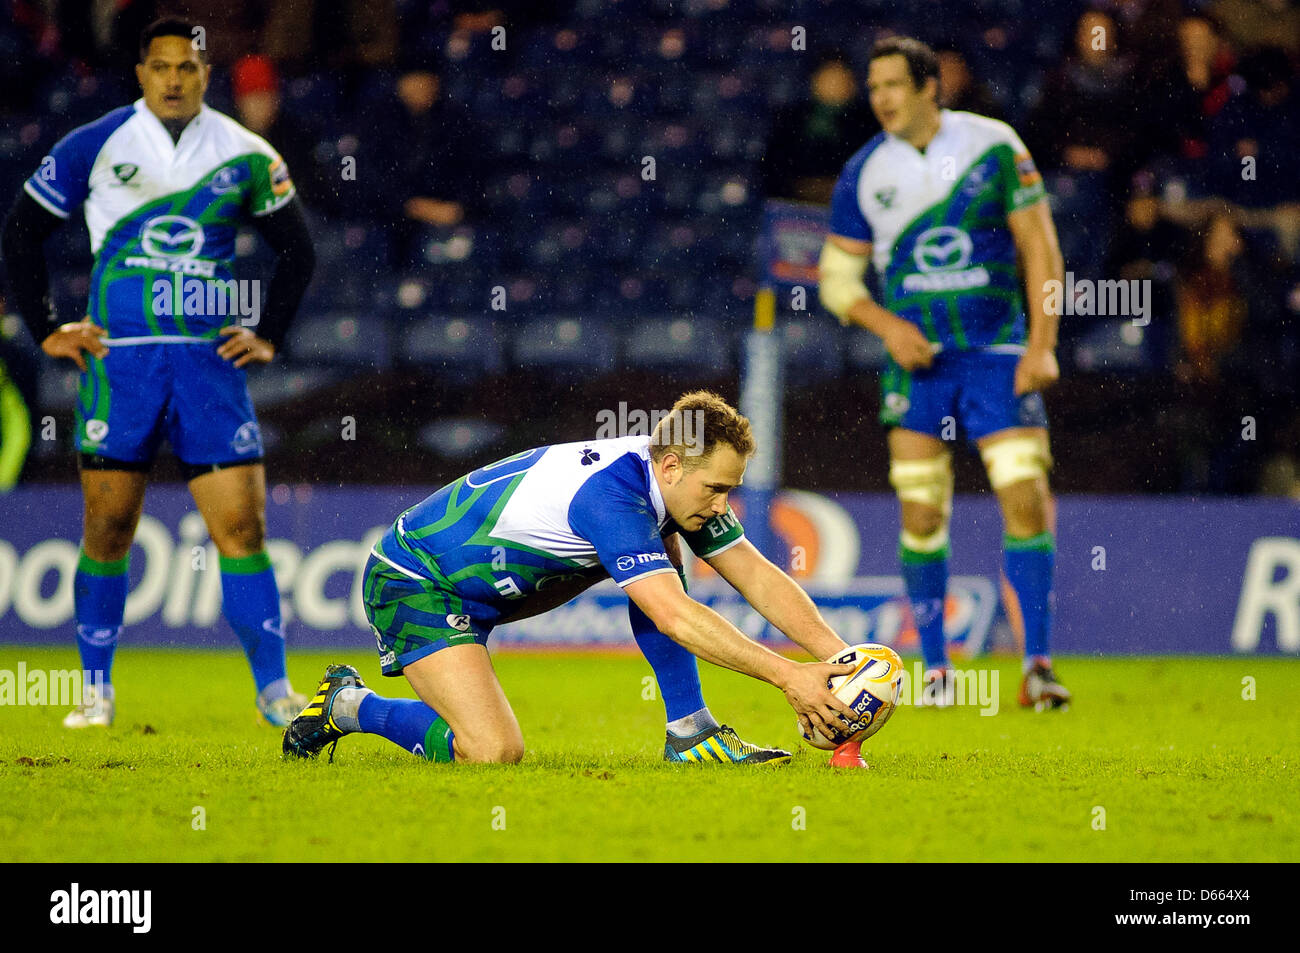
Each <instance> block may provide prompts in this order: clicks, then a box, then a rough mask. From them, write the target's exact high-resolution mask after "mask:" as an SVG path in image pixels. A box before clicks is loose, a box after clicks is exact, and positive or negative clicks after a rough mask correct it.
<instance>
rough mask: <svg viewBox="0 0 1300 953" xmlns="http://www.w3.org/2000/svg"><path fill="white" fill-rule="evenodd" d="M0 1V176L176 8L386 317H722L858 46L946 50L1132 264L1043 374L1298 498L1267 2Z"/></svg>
mask: <svg viewBox="0 0 1300 953" xmlns="http://www.w3.org/2000/svg"><path fill="white" fill-rule="evenodd" d="M0 10H4V11H5V13H6V14H7V16H5V17H3V18H0V73H2V74H3V76H2V77H0V84H3V88H4V90H5V93H4V97H3V101H2V102H0V126H2V127H3V132H0V187H3V188H4V190H5V192H6V194H7V195H8V194H12V193H13V192H14V191H15V190H16V189H17V188H18V187H19V185H20V183H21V181H22V178H23V177H25V176H26V175H27V174H30V172H31V170H32V169H33V168H34V167H35V164H36V162H37V161H39V157H40V156H41V155H42V154H43V152H44V150H46V149H48V148H49V146H50V145H52V143H53V142H54V141H55V140H56V139H57V138H58V137H59V136H61V135H62V134H63V133H65V132H66V131H68V129H70V128H71V127H72V126H74V125H76V124H78V123H81V122H86V121H88V120H90V119H93V118H95V117H96V116H97V115H99V114H101V113H102V112H104V111H106V110H107V109H109V108H113V107H114V106H117V105H121V104H123V103H125V102H128V101H130V100H131V99H132V98H134V95H135V86H134V79H133V73H132V66H133V64H134V62H135V60H136V38H137V36H138V34H139V31H140V28H141V27H142V26H143V25H144V24H145V23H147V22H149V21H150V20H152V19H153V18H154V17H155V16H157V15H159V14H161V13H177V14H181V15H186V16H190V17H193V18H195V19H197V20H198V21H200V22H202V23H203V24H204V25H205V28H206V30H207V35H206V39H207V44H208V49H209V51H210V57H211V61H212V63H213V64H214V66H215V67H216V69H215V70H214V78H213V85H212V88H211V90H210V93H209V96H208V101H209V103H210V104H211V105H213V106H214V107H216V108H219V109H222V110H223V111H227V112H229V113H230V114H231V115H233V116H235V117H236V118H237V119H239V121H241V122H242V123H244V124H245V125H246V126H248V127H249V128H250V129H252V130H254V131H255V132H258V133H260V134H261V135H263V136H264V137H266V138H267V139H268V140H269V141H270V142H271V143H272V144H273V145H274V146H275V147H276V148H277V149H278V150H279V151H280V152H281V153H282V154H283V155H284V156H285V158H286V160H287V162H288V165H289V168H290V170H291V171H292V173H293V177H294V180H295V182H296V184H297V186H298V189H299V193H300V195H301V196H302V198H303V201H304V203H305V204H306V206H307V207H308V209H309V211H310V212H311V213H312V214H313V216H314V218H315V220H316V221H317V223H318V225H319V227H320V230H319V234H320V235H321V236H322V243H323V245H324V246H326V247H325V250H324V254H323V257H322V262H323V268H322V269H321V272H322V274H321V277H319V278H318V280H317V281H316V282H315V283H314V285H313V292H312V294H311V296H309V300H308V304H307V306H306V307H308V308H318V309H329V308H336V307H338V306H339V305H340V303H341V302H342V303H347V304H349V305H350V306H355V307H358V308H370V309H374V310H375V311H376V312H384V313H391V314H395V315H398V316H399V318H400V315H402V314H403V313H412V314H413V313H421V314H429V313H438V314H456V313H469V312H472V311H474V310H476V309H477V310H482V308H483V307H484V302H485V301H487V291H486V289H487V287H489V286H496V285H503V286H505V287H507V288H508V289H509V292H510V298H511V301H512V305H517V307H515V309H514V310H515V313H518V314H521V315H524V316H526V315H530V314H546V313H553V312H556V311H564V312H572V313H580V312H583V311H590V312H599V313H601V314H606V315H611V316H614V317H621V318H628V319H630V318H632V317H634V316H635V315H637V314H640V313H647V312H649V313H656V314H671V313H681V314H709V315H712V316H715V317H717V316H722V317H725V318H728V319H734V320H735V321H736V322H737V323H738V325H739V324H743V322H744V321H745V320H746V319H747V317H748V309H749V307H750V306H751V305H750V302H751V301H752V296H753V292H754V288H755V281H754V277H755V274H754V268H753V254H752V240H753V236H754V234H755V233H756V230H757V227H758V222H759V217H760V215H761V208H762V202H763V200H764V198H785V199H796V200H802V201H811V202H819V203H825V202H827V201H828V199H829V195H830V189H831V186H832V185H833V182H834V180H835V177H836V175H837V174H838V173H839V170H840V168H841V167H842V166H843V164H844V162H845V161H846V160H847V159H848V158H849V156H850V155H852V153H853V152H854V151H856V150H857V149H858V148H859V147H860V146H861V145H863V144H864V143H865V142H866V141H867V140H868V139H869V138H870V137H871V136H873V135H874V134H875V133H876V132H877V131H878V126H877V124H876V123H875V120H874V118H873V116H872V114H871V110H870V107H869V105H868V103H867V99H866V92H865V82H864V81H865V75H866V57H867V53H868V51H869V50H870V47H871V44H872V42H873V41H874V40H875V39H877V38H878V37H879V36H880V35H882V34H883V33H886V32H897V33H907V34H910V35H915V36H918V37H919V38H921V39H924V40H926V41H928V42H930V43H931V44H932V45H933V46H934V47H935V48H936V50H937V51H938V53H939V57H940V67H941V73H940V86H941V92H940V95H941V101H942V104H943V105H944V106H946V107H948V108H951V109H965V110H971V111H974V112H978V113H982V114H984V115H990V116H994V117H996V118H1000V119H1004V120H1006V121H1008V122H1010V123H1011V124H1012V125H1013V126H1014V127H1015V128H1016V129H1017V131H1018V132H1019V133H1020V134H1021V136H1022V138H1023V139H1024V140H1025V141H1026V143H1027V144H1028V146H1029V148H1030V150H1031V151H1032V152H1033V154H1034V156H1035V158H1036V160H1037V162H1038V165H1039V167H1040V169H1041V170H1042V171H1043V172H1044V174H1045V176H1046V179H1047V182H1048V187H1049V192H1050V194H1051V195H1052V201H1053V208H1054V215H1055V220H1056V223H1057V227H1058V230H1059V231H1060V234H1061V240H1062V249H1063V252H1064V254H1065V259H1066V262H1067V268H1068V269H1069V270H1070V271H1071V272H1073V273H1074V274H1075V276H1076V277H1078V278H1092V279H1121V278H1122V279H1139V280H1149V281H1150V282H1151V283H1152V285H1151V286H1152V289H1153V297H1152V304H1153V309H1152V314H1151V321H1150V324H1149V325H1148V326H1146V327H1144V328H1140V329H1139V328H1136V327H1134V328H1128V329H1121V331H1120V332H1118V337H1116V336H1115V335H1116V332H1115V330H1114V328H1113V327H1111V328H1108V329H1102V328H1099V327H1098V326H1096V322H1094V321H1090V320H1089V319H1086V318H1078V319H1073V320H1071V319H1068V318H1067V319H1066V321H1065V323H1064V325H1063V328H1062V342H1063V343H1062V348H1063V351H1065V352H1066V353H1064V354H1063V364H1065V365H1067V367H1066V369H1067V372H1071V373H1092V374H1096V375H1097V377H1098V379H1099V381H1104V380H1106V379H1108V378H1117V377H1119V378H1122V377H1124V376H1125V375H1145V376H1147V377H1152V378H1157V379H1160V380H1161V381H1163V382H1165V383H1166V384H1167V387H1166V388H1164V389H1163V390H1162V391H1161V393H1162V394H1163V395H1165V399H1164V400H1163V402H1162V407H1161V408H1160V411H1161V412H1160V414H1159V420H1160V422H1161V425H1162V426H1166V427H1168V428H1170V430H1171V431H1172V433H1174V434H1175V437H1176V439H1175V441H1174V442H1175V446H1176V451H1175V454H1176V459H1173V460H1170V461H1169V463H1168V465H1169V467H1171V468H1173V469H1175V470H1176V476H1175V477H1174V478H1173V480H1172V481H1171V482H1170V484H1169V485H1170V486H1172V487H1176V488H1177V489H1180V490H1183V491H1187V492H1215V493H1252V492H1266V493H1276V494H1284V495H1292V496H1296V497H1297V498H1300V449H1297V448H1300V412H1298V410H1297V407H1298V406H1300V401H1298V400H1297V398H1298V397H1300V392H1298V386H1300V330H1297V327H1298V324H1297V317H1298V316H1300V152H1298V147H1300V90H1298V89H1297V83H1298V82H1300V71H1298V69H1297V66H1298V64H1300V5H1298V4H1297V3H1296V2H1293V0H1214V2H1188V0H1100V2H1093V3H1055V2H1051V0H985V2H980V3H978V4H976V3H969V4H967V3H952V4H921V3H900V2H884V0H864V2H858V3H847V2H826V0H822V2H818V0H795V2H793V3H780V4H778V3H775V2H767V0H679V2H669V0H643V2H639V3H631V2H623V3H618V2H612V3H611V2H600V0H566V2H560V3H548V4H532V3H507V2H495V3H493V2H487V0H485V2H479V3H474V2H468V3H462V2H454V3H453V2H450V0H433V2H427V0H338V2H334V3H326V2H322V0H224V2H220V3H218V2H207V3H205V2H197V0H195V2H188V3H186V2H162V0H0ZM502 27H504V29H502ZM801 31H802V33H801ZM647 158H650V159H653V160H654V161H653V162H652V163H651V165H650V168H651V170H652V174H651V175H650V176H649V177H647V175H646V168H647V166H646V159H647ZM651 183H655V185H654V186H653V187H652V185H651ZM67 250H68V251H69V253H70V254H71V253H72V251H73V249H72V248H71V246H70V245H69V246H68V249H67ZM83 255H84V252H83ZM331 256H333V257H331ZM68 288H69V291H70V293H74V294H75V292H76V289H77V285H76V284H75V282H73V283H71V284H70V285H69V286H68ZM1107 334H1109V335H1110V337H1106V335H1107ZM11 363H12V361H11ZM13 376H14V378H15V380H18V381H19V383H20V384H21V383H22V380H21V378H22V376H23V374H22V372H21V371H17V370H15V371H13ZM1098 386H1104V384H1099V385H1098ZM1246 417H1249V418H1251V419H1252V420H1253V421H1254V427H1253V428H1251V429H1250V434H1251V436H1250V437H1249V438H1247V437H1243V432H1244V430H1243V428H1245V427H1246V424H1245V423H1244V422H1243V418H1246ZM1123 489H1131V490H1140V489H1142V487H1124V488H1123Z"/></svg>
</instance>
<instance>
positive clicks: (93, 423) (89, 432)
mask: <svg viewBox="0 0 1300 953" xmlns="http://www.w3.org/2000/svg"><path fill="white" fill-rule="evenodd" d="M107 436H108V422H107V421H104V420H87V421H86V439H87V440H89V441H90V442H91V443H99V442H100V441H102V440H103V439H104V438H105V437H107Z"/></svg>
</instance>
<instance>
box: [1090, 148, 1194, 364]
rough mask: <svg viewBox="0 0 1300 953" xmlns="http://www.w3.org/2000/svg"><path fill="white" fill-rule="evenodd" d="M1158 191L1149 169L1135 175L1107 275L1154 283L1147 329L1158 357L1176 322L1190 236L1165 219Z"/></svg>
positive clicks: (1167, 341)
mask: <svg viewBox="0 0 1300 953" xmlns="http://www.w3.org/2000/svg"><path fill="white" fill-rule="evenodd" d="M1154 189H1155V178H1154V176H1152V175H1151V174H1150V173H1149V172H1142V173H1139V174H1138V175H1136V176H1134V177H1133V189H1132V192H1131V193H1130V195H1129V199H1128V202H1127V204H1126V205H1125V207H1124V220H1123V222H1122V223H1121V224H1120V226H1119V228H1118V230H1117V233H1116V235H1115V238H1114V240H1113V242H1112V243H1111V256H1110V260H1109V261H1108V262H1107V263H1106V274H1107V275H1108V276H1109V277H1112V278H1119V279H1120V280H1123V281H1149V282H1151V285H1150V287H1151V324H1150V326H1148V328H1147V332H1146V333H1147V334H1148V335H1151V336H1152V337H1153V340H1152V342H1151V347H1152V349H1153V352H1154V353H1155V354H1156V355H1157V359H1158V360H1160V359H1161V358H1162V357H1163V355H1164V352H1165V351H1166V350H1167V347H1168V344H1169V336H1170V334H1171V331H1172V328H1173V325H1174V323H1175V322H1174V318H1175V316H1176V298H1175V282H1176V280H1177V274H1178V264H1179V262H1181V261H1183V260H1184V259H1185V258H1186V257H1187V253H1188V244H1189V236H1188V234H1187V232H1186V231H1185V230H1184V229H1183V228H1181V227H1179V226H1178V225H1176V224H1174V223H1173V222H1171V221H1170V220H1169V219H1167V218H1165V217H1164V215H1163V214H1162V210H1161V205H1160V199H1159V198H1158V197H1157V196H1156V194H1155V192H1154ZM1161 362H1162V363H1163V360H1162V361H1161Z"/></svg>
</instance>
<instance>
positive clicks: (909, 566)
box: [898, 542, 948, 669]
mask: <svg viewBox="0 0 1300 953" xmlns="http://www.w3.org/2000/svg"><path fill="white" fill-rule="evenodd" d="M898 559H899V562H900V563H901V564H902V569H903V582H904V584H905V585H906V587H907V598H908V602H909V603H910V604H911V607H912V618H913V619H914V620H915V622H916V631H917V634H918V635H920V637H921V655H922V657H923V658H924V659H925V667H926V668H927V669H931V668H940V667H942V666H946V665H947V664H948V646H947V643H946V642H945V641H944V635H943V602H944V597H945V596H946V594H947V592H948V544H947V543H945V544H944V545H943V547H942V548H940V549H937V550H935V551H934V552H932V553H921V552H917V551H916V550H914V549H910V548H909V547H907V546H905V545H903V544H902V543H901V542H900V543H899V545H898Z"/></svg>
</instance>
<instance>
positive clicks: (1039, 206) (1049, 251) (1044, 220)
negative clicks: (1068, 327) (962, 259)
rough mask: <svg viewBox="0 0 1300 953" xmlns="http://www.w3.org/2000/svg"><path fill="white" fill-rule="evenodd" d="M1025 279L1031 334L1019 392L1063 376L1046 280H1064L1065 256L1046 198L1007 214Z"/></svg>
mask: <svg viewBox="0 0 1300 953" xmlns="http://www.w3.org/2000/svg"><path fill="white" fill-rule="evenodd" d="M1007 226H1008V228H1010V230H1011V236H1012V239H1013V240H1014V241H1015V243H1016V253H1017V256H1018V258H1019V261H1020V269H1021V272H1022V273H1023V275H1024V280H1025V306H1026V308H1027V309H1028V311H1029V314H1028V318H1029V337H1028V340H1027V341H1026V349H1025V354H1024V356H1023V357H1022V358H1021V359H1020V363H1019V364H1018V365H1017V366H1016V382H1015V392H1016V396H1017V397H1018V396H1020V395H1021V394H1027V393H1029V392H1031V391H1036V390H1043V389H1045V388H1047V387H1050V386H1051V385H1052V384H1054V383H1055V382H1056V381H1057V379H1058V378H1059V377H1060V376H1061V371H1060V368H1059V367H1058V366H1057V363H1056V332H1057V324H1058V317H1057V316H1056V315H1054V314H1048V313H1047V292H1046V288H1047V283H1048V282H1049V281H1064V279H1065V260H1064V259H1063V258H1062V257H1061V246H1060V243H1059V242H1058V241H1057V237H1056V225H1055V224H1054V223H1053V222H1052V213H1051V209H1050V208H1049V207H1048V204H1047V201H1046V200H1043V201H1040V202H1035V203H1034V204H1033V205H1030V206H1027V207H1026V208H1022V209H1019V210H1018V211H1015V212H1012V213H1010V214H1009V215H1008V216H1007Z"/></svg>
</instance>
